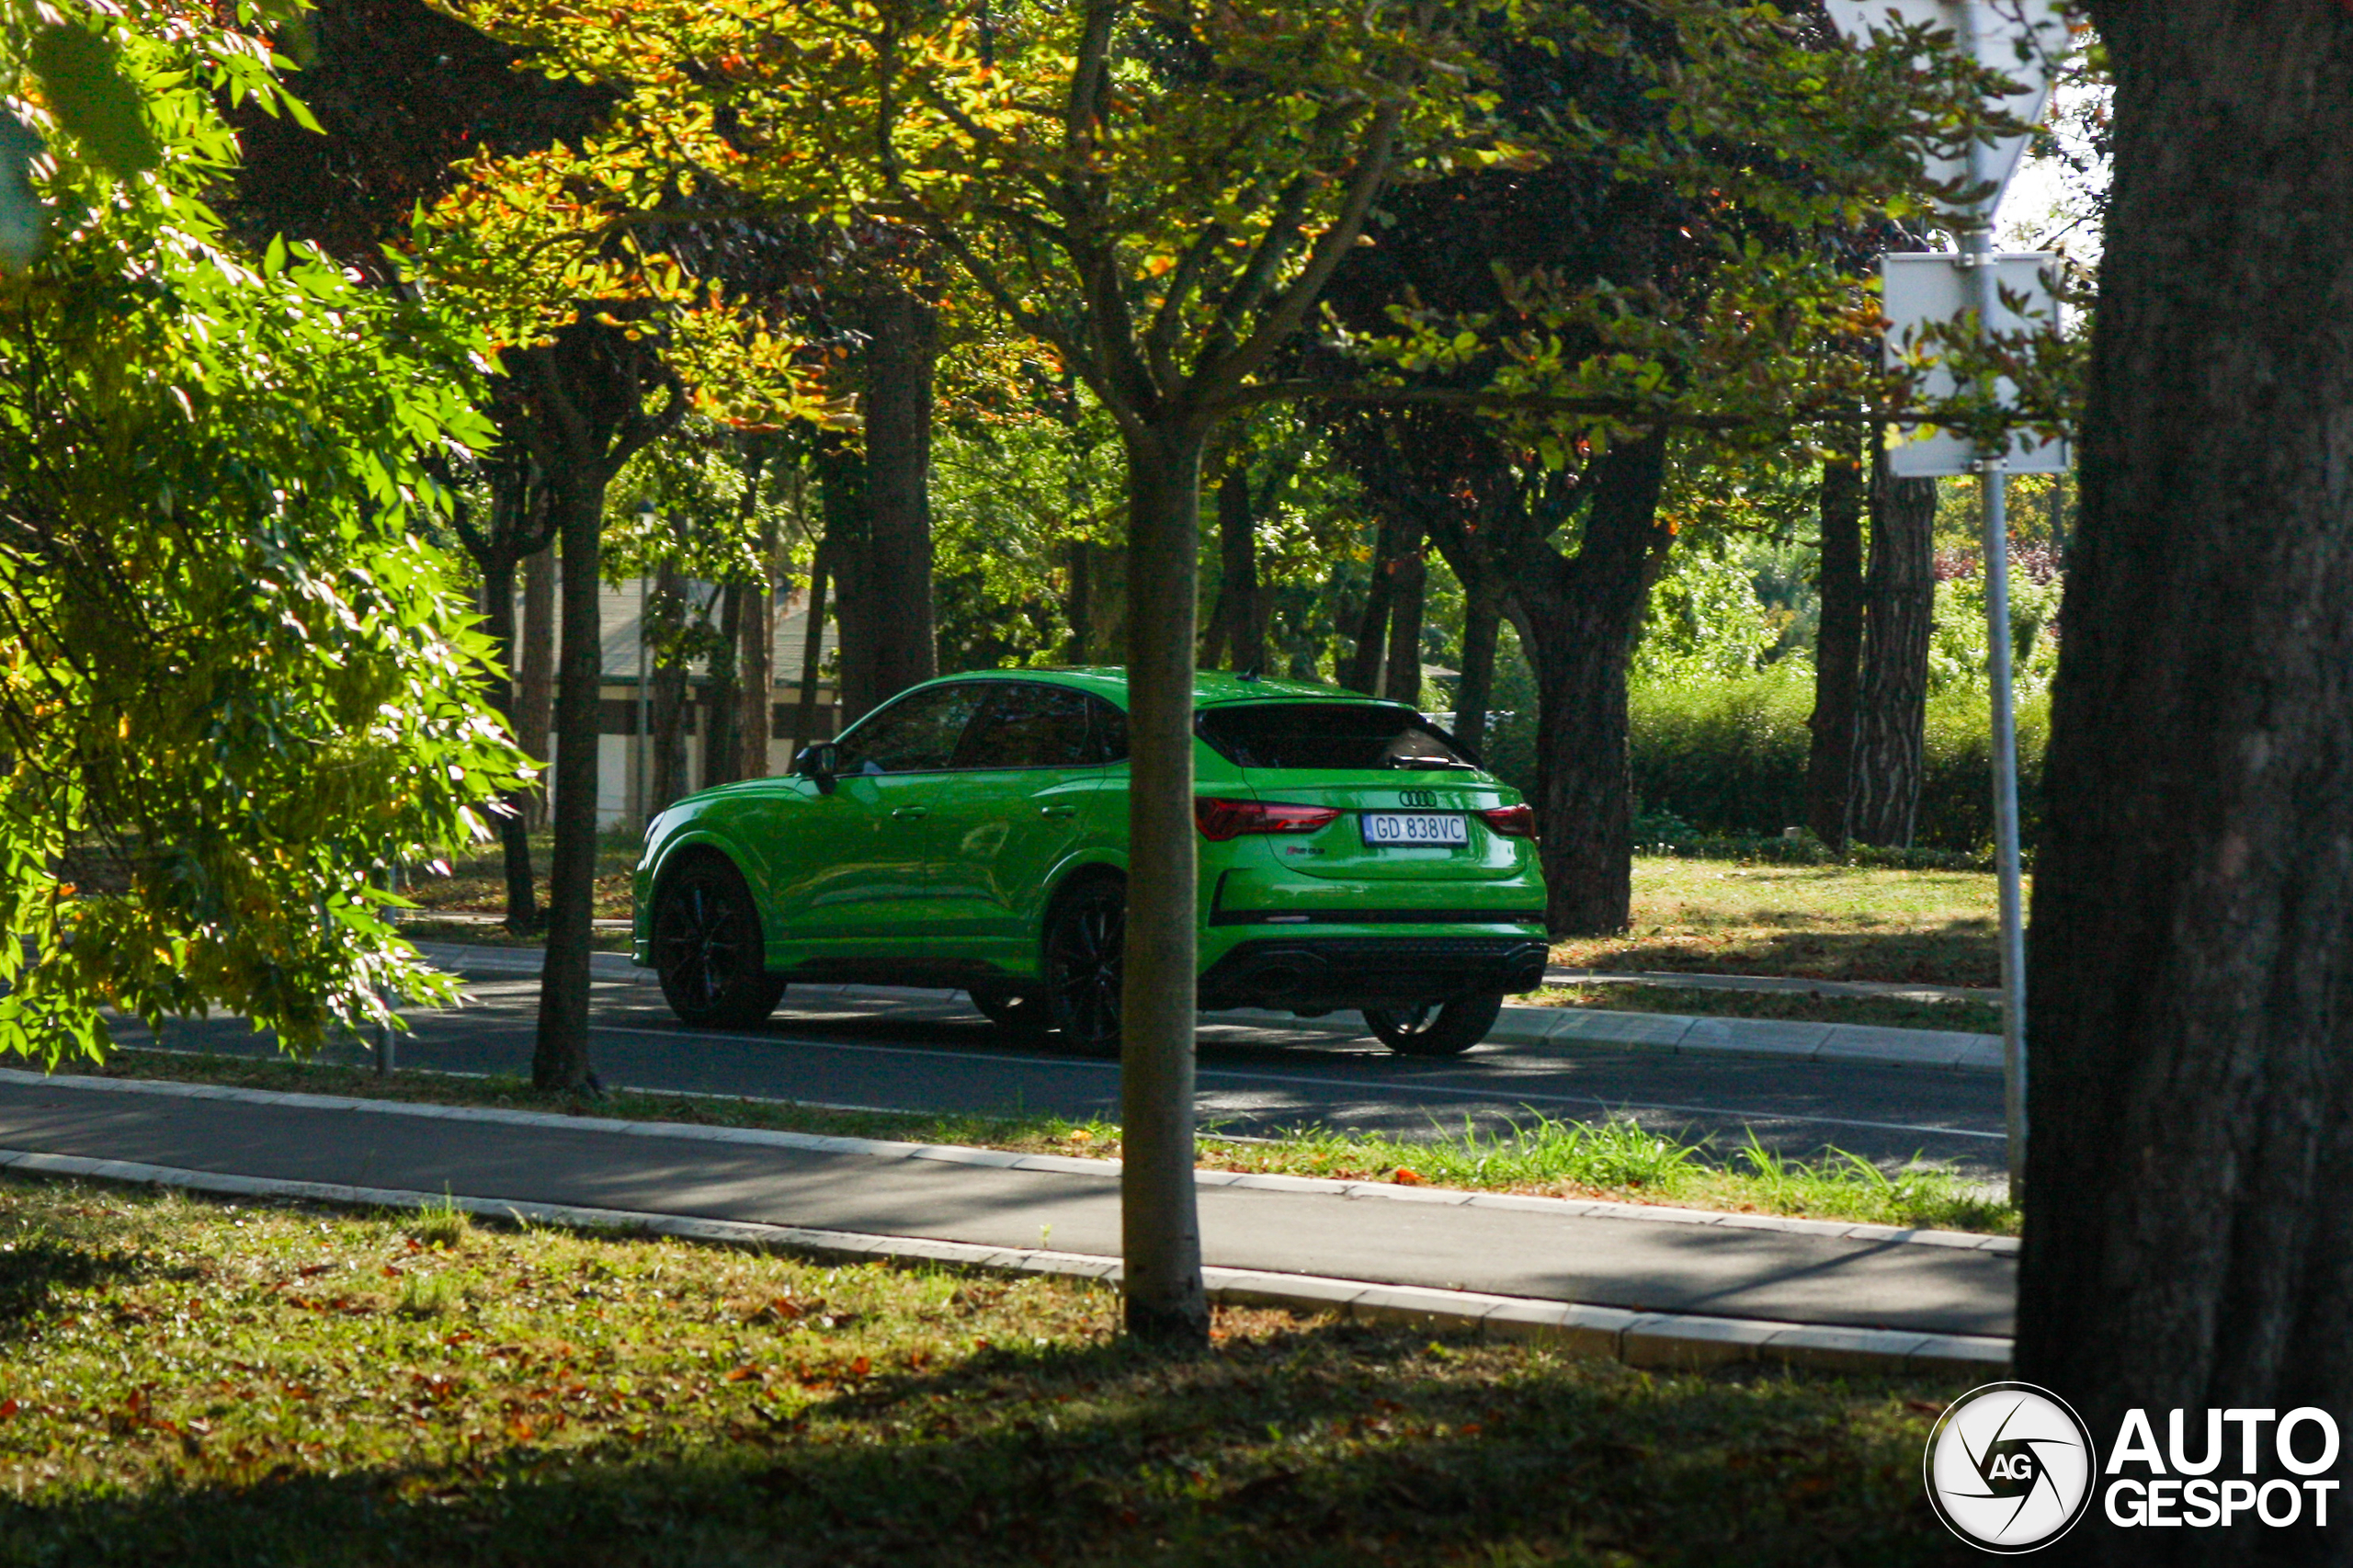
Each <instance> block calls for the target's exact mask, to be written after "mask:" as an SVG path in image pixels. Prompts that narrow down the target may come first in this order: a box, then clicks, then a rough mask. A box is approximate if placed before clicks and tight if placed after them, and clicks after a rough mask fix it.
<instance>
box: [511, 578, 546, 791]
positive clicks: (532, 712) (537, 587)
mask: <svg viewBox="0 0 2353 1568" xmlns="http://www.w3.org/2000/svg"><path fill="white" fill-rule="evenodd" d="M555 574H556V564H555V546H554V545H553V544H550V545H549V546H548V547H547V548H546V549H545V550H542V551H539V552H538V553H537V554H535V555H532V556H529V557H528V558H526V559H525V561H524V562H523V653H522V657H521V661H520V666H521V667H520V672H519V673H520V679H519V681H518V682H517V690H516V697H515V735H516V739H517V740H518V741H520V742H521V743H522V745H523V749H524V750H525V751H526V752H529V754H530V756H531V759H532V760H533V761H534V762H537V763H539V764H540V766H541V767H542V768H543V769H544V767H546V764H547V761H548V756H549V753H548V733H549V731H551V729H553V728H554V727H555ZM522 794H523V796H524V798H525V799H527V800H528V801H529V811H528V812H527V813H526V814H527V816H528V818H529V824H530V825H531V826H533V827H537V826H539V825H540V824H541V823H542V822H544V821H546V820H547V805H548V792H547V788H546V781H545V779H544V778H542V779H541V781H540V784H539V785H538V786H536V787H534V788H532V789H530V790H525V791H522Z"/></svg>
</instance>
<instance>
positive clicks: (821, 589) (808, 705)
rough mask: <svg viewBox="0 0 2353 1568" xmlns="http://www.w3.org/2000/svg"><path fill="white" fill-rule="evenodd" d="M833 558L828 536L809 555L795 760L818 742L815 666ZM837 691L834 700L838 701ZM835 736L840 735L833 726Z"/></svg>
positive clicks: (821, 646)
mask: <svg viewBox="0 0 2353 1568" xmlns="http://www.w3.org/2000/svg"><path fill="white" fill-rule="evenodd" d="M832 557H833V540H832V537H831V536H830V535H828V536H827V537H826V538H825V540H823V541H821V542H820V543H819V544H818V545H817V546H816V547H815V548H814V549H813V550H812V551H810V552H809V620H808V623H807V626H806V628H805V630H803V631H802V632H801V693H800V702H799V704H798V705H797V706H796V707H795V708H794V710H793V714H792V748H793V755H794V756H799V755H800V754H801V747H802V746H805V745H808V744H811V743H813V742H814V741H815V740H816V738H817V665H818V662H819V661H820V660H822V659H823V658H824V656H825V573H826V570H827V567H828V564H829V562H831V560H832ZM840 695H841V693H840V689H839V687H836V688H835V698H836V699H838V698H839V697H840ZM834 733H836V734H839V733H841V729H840V726H839V725H838V724H837V725H835V732H834Z"/></svg>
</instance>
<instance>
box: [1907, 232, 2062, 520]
mask: <svg viewBox="0 0 2353 1568" xmlns="http://www.w3.org/2000/svg"><path fill="white" fill-rule="evenodd" d="M1968 259H1969V258H1968V257H1966V256H1955V255H1953V254H1951V253H1950V252H1949V251H1931V252H1928V253H1927V254H1915V255H1906V256H1881V258H1880V285H1881V306H1880V309H1881V311H1882V312H1885V313H1886V316H1887V319H1888V329H1887V363H1888V364H1889V366H1890V367H1893V366H1895V365H1897V364H1899V363H1901V362H1902V361H1903V359H1904V353H1903V350H1902V347H1901V345H1902V343H1903V341H1904V338H1905V336H1906V335H1909V334H1911V333H1913V332H1915V331H1916V330H1917V329H1918V328H1920V327H1922V326H1925V325H1928V324H1944V323H1947V322H1953V321H1958V320H1960V319H1961V316H1962V315H1963V314H1965V313H1966V312H1970V311H1973V310H1975V309H1976V308H1977V285H1976V282H1975V280H1974V279H1973V278H1971V277H1970V272H1971V270H1972V269H1971V268H1970V267H1965V266H1963V265H1962V264H1963V263H1964V262H1965V261H1967V260H1968ZM1990 260H1991V261H1992V264H1993V267H1994V275H1995V279H1996V281H1997V282H1998V283H1999V284H2000V287H2001V291H2002V292H2003V293H2004V294H2006V295H2008V296H2011V297H2013V298H2015V299H2017V300H2018V301H2020V302H2021V303H2022V304H2024V306H2025V307H2026V309H2025V312H2023V313H2021V312H2018V311H2013V310H2011V309H2010V308H2009V306H2008V305H2007V304H2006V303H2005V304H2003V305H2001V306H1999V307H1997V308H1996V310H1995V312H1994V316H1993V319H1992V320H1990V321H1988V322H1987V323H1985V329H1986V330H1987V331H1988V332H1996V333H2002V332H2027V331H2049V330H2051V329H2052V328H2053V327H2055V326H2057V325H2058V324H2059V306H2058V299H2057V294H2056V291H2055V290H2054V289H2053V287H2052V268H2053V267H2056V266H2057V264H2058V261H2059V258H2058V257H2057V256H2051V255H2048V254H2045V253H2040V252H2036V253H2030V254H2027V255H2021V256H1994V257H1991V258H1990ZM2017 392H2018V389H2017V388H2016V387H2014V386H2012V385H2011V384H2010V382H2009V381H2000V382H1998V383H1996V395H1997V396H1998V397H1999V398H2000V400H2001V402H2002V404H2003V406H2005V407H2007V406H2009V404H2010V403H2011V401H2012V399H2013V398H2014V397H2015V396H2016V394H2017ZM1954 393H1955V386H1954V380H1953V375H1952V372H1951V371H1949V370H1948V369H1944V368H1943V367H1942V366H1937V367H1934V368H1932V369H1929V370H1928V372H1927V375H1926V376H1925V377H1923V378H1922V380H1921V383H1920V395H1921V396H1923V397H1925V398H1927V399H1930V400H1939V399H1944V398H1949V397H1951V396H1953V395H1954ZM1887 466H1888V469H1889V471H1890V472H1893V474H1894V475H1895V476H1896V477H1897V478H1898V479H1937V478H1942V477H1944V476H1946V475H1948V474H1959V473H1974V472H1977V449H1976V448H1975V447H1973V446H1972V445H1971V443H1970V441H1969V439H1968V437H1964V436H1956V435H1953V434H1951V433H1950V432H1949V431H1945V430H1940V429H1938V428H1937V427H1936V426H1933V425H1914V426H1899V427H1897V428H1896V429H1895V430H1893V431H1891V432H1889V446H1888V449H1887ZM2002 468H2003V471H2004V472H2008V473H2064V472H2066V471H2067V443H2066V442H2064V441H2044V440H2040V439H2038V438H2037V437H2035V436H2034V435H2032V434H2031V433H2030V432H2027V431H2018V432H2015V433H2013V434H2012V436H2011V437H2010V449H2009V451H2008V452H2007V453H2006V455H2005V456H2004V457H2003V459H2002Z"/></svg>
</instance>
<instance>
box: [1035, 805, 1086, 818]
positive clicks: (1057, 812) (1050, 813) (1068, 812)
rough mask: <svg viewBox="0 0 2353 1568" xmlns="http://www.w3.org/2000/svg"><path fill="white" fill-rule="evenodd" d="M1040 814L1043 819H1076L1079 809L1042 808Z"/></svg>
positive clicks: (1071, 807)
mask: <svg viewBox="0 0 2353 1568" xmlns="http://www.w3.org/2000/svg"><path fill="white" fill-rule="evenodd" d="M1038 814H1039V815H1040V816H1041V817H1074V816H1076V815H1077V814H1078V808H1077V807H1076V806H1040V807H1039V808H1038Z"/></svg>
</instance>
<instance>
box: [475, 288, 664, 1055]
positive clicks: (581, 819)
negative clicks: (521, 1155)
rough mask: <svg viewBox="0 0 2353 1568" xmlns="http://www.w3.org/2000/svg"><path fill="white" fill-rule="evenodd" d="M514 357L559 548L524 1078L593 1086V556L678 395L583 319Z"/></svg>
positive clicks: (646, 358)
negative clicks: (636, 461)
mask: <svg viewBox="0 0 2353 1568" xmlns="http://www.w3.org/2000/svg"><path fill="white" fill-rule="evenodd" d="M513 362H514V363H515V364H516V365H517V369H518V379H519V376H528V377H529V383H528V384H529V385H530V386H531V387H532V388H533V389H534V391H535V392H536V395H537V401H538V403H539V414H538V416H537V418H536V419H535V420H534V421H533V425H534V429H535V434H534V437H533V439H534V442H535V446H534V450H533V458H534V460H535V461H536V462H537V463H538V465H539V469H540V475H541V483H542V484H543V485H544V486H545V495H546V505H547V506H548V508H549V517H551V519H552V521H553V522H554V523H555V526H556V539H557V543H558V544H559V545H560V546H561V547H562V549H563V586H562V593H561V596H560V599H561V607H560V608H561V613H560V616H559V619H560V622H561V627H562V631H561V642H562V653H563V661H562V667H561V669H560V671H559V672H558V675H557V678H556V704H555V706H556V713H555V791H556V798H555V845H554V848H553V850H552V852H551V854H550V856H549V860H550V862H551V864H550V868H549V877H548V939H547V959H546V961H545V962H544V963H543V964H542V965H541V966H540V1021H539V1031H538V1036H537V1039H536V1040H535V1042H534V1044H533V1046H532V1050H531V1082H532V1083H533V1085H536V1086H538V1087H540V1088H542V1089H578V1088H582V1087H590V1088H593V1087H594V1086H595V1085H596V1078H595V1075H594V1074H591V1073H590V1072H589V1070H588V952H589V947H590V938H591V937H592V935H593V930H594V922H595V916H596V891H597V732H598V730H599V729H600V728H601V727H602V726H600V725H599V724H598V723H597V706H598V701H597V699H598V696H599V693H598V690H597V687H598V686H599V685H600V684H601V683H602V681H603V678H604V669H603V663H604V660H603V651H602V643H603V641H604V631H603V627H602V625H601V619H602V618H601V616H600V615H599V610H600V608H601V606H600V599H601V597H602V595H601V589H602V574H600V573H599V571H598V569H597V553H598V551H599V548H600V545H601V537H600V536H601V534H602V532H603V528H604V521H605V490H606V487H607V486H608V485H609V484H611V483H612V482H613V476H614V475H615V474H616V473H618V472H620V468H621V465H622V464H623V463H624V462H626V461H627V460H629V458H630V456H631V454H632V453H634V452H637V451H639V450H642V449H643V448H644V447H645V445H646V444H647V443H648V442H650V441H653V440H654V439H656V438H657V437H660V436H661V435H662V434H663V433H664V432H665V431H667V430H669V429H671V428H673V427H674V426H676V424H677V422H678V420H679V418H680V416H681V415H684V413H685V412H686V396H685V388H684V387H683V385H682V384H681V383H680V382H679V381H678V380H677V379H676V377H675V376H673V375H671V374H670V372H669V371H668V370H667V369H665V367H664V366H663V364H662V362H661V360H660V359H659V358H657V357H656V355H655V353H654V348H653V346H652V345H651V344H649V343H646V342H643V341H641V340H631V339H629V338H627V337H625V336H624V335H622V334H620V333H619V332H615V331H611V330H610V329H608V328H603V327H592V326H589V325H587V324H578V325H575V326H573V327H569V328H567V329H565V330H564V331H563V333H561V334H559V335H558V336H557V338H556V341H555V342H554V343H553V344H552V345H550V346H549V347H543V348H531V349H524V350H519V351H517V354H516V355H515V357H514V360H513ZM657 389H658V390H659V391H660V392H662V393H663V399H662V403H661V404H660V405H659V407H658V408H655V409H652V410H649V409H648V408H647V406H646V400H647V397H648V395H649V394H650V393H651V392H654V391H655V390H657Z"/></svg>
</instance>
